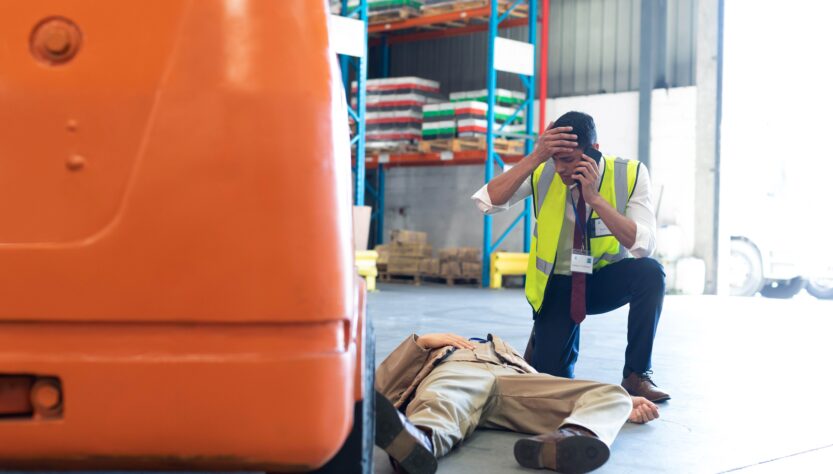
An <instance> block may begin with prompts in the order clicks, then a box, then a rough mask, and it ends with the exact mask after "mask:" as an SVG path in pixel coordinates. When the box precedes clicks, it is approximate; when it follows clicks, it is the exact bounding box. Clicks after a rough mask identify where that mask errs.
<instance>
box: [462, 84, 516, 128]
mask: <svg viewBox="0 0 833 474" xmlns="http://www.w3.org/2000/svg"><path fill="white" fill-rule="evenodd" d="M449 97H450V99H451V101H452V102H454V103H455V104H456V105H455V120H456V123H457V136H458V137H460V138H465V137H481V136H485V135H486V131H487V126H488V122H487V120H486V118H487V113H488V109H489V106H488V104H487V103H486V101H487V98H488V97H487V91H486V90H485V89H482V90H476V91H462V92H453V93H451V95H450V96H449ZM525 97H526V96H525V95H524V93H523V92H518V91H509V90H506V89H497V90H496V91H495V125H494V129H495V130H497V129H499V128H500V127H501V126H502V125H503V123H504V122H507V121H509V120H510V119H511V122H510V123H509V124H507V125H506V126H504V127H503V130H502V131H503V132H514V133H523V132H525V131H526V127H525V126H524V112H523V111H521V112H519V113H518V114H517V115H515V116H514V117H512V115H513V114H514V113H515V109H516V108H517V107H518V106H519V105H520V104H522V103H523V101H524V100H525Z"/></svg>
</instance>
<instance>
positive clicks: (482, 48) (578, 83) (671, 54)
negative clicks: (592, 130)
mask: <svg viewBox="0 0 833 474" xmlns="http://www.w3.org/2000/svg"><path fill="white" fill-rule="evenodd" d="M655 1H656V2H657V3H656V6H655V13H656V18H657V20H656V21H657V23H658V24H657V26H658V27H659V28H656V29H655V31H658V32H659V33H658V38H657V40H656V43H655V45H654V51H655V54H657V58H656V65H657V68H656V75H655V86H656V87H659V88H663V87H682V86H690V85H693V84H694V82H695V74H694V64H695V44H696V42H695V38H696V31H697V24H696V16H697V15H696V12H697V0H655ZM550 8H551V9H550V54H549V85H548V88H549V95H550V96H557V97H563V96H571V95H585V94H598V93H605V92H622V91H632V90H638V89H639V51H640V48H639V46H640V45H639V37H640V34H639V33H640V9H641V0H551V7H550ZM500 35H501V36H504V37H507V38H512V39H518V40H524V41H525V40H526V37H527V32H526V28H511V29H507V30H501V32H500ZM486 48H487V35H486V33H476V34H473V35H468V36H459V37H454V38H444V39H436V40H429V41H422V42H415V43H404V44H397V45H393V46H392V47H391V62H390V74H391V76H406V75H407V76H412V75H415V76H421V77H426V78H429V79H434V80H437V81H439V82H440V83H441V84H442V88H443V91H444V92H446V93H448V92H454V91H459V90H467V89H479V88H484V87H485V85H486V52H487V50H486ZM372 53H374V52H372ZM374 56H378V53H377V54H375V55H373V56H372V58H373V57H374ZM378 71H379V69H378V61H373V60H371V70H370V73H371V77H378ZM498 84H499V86H500V87H507V88H512V89H520V88H521V85H520V80H519V79H518V78H517V77H515V76H513V75H512V74H507V73H500V72H499V73H498Z"/></svg>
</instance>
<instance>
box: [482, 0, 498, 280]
mask: <svg viewBox="0 0 833 474" xmlns="http://www.w3.org/2000/svg"><path fill="white" fill-rule="evenodd" d="M497 4H498V2H496V1H492V2H489V5H490V13H489V53H488V62H487V65H486V89H487V98H486V102H487V104H488V106H489V108H488V111H487V112H486V182H487V183H488V182H489V181H491V180H492V176H494V171H495V155H494V153H495V131H494V124H495V88H496V87H497V72H496V71H495V38H497V18H498V15H497ZM491 247H492V216H488V215H487V216H484V217H483V268H482V273H481V275H482V276H481V278H482V284H483V287H484V288H488V287H489V265H490V263H491Z"/></svg>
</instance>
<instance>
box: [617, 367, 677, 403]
mask: <svg viewBox="0 0 833 474" xmlns="http://www.w3.org/2000/svg"><path fill="white" fill-rule="evenodd" d="M622 387H624V388H625V390H627V391H628V393H630V394H631V395H633V396H634V397H645V398H647V399H648V400H649V401H651V402H653V403H659V402H664V401H667V400H671V395H668V394H667V393H665V392H663V391H662V390H660V389H659V387H657V384H655V383H654V381H653V380H651V371H648V372H645V373H644V374H637V373H636V372H631V374H630V375H628V376H627V377H625V378H624V379H622Z"/></svg>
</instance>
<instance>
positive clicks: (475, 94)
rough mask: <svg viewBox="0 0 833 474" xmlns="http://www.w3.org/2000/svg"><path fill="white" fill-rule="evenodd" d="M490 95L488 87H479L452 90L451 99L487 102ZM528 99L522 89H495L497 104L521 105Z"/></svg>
mask: <svg viewBox="0 0 833 474" xmlns="http://www.w3.org/2000/svg"><path fill="white" fill-rule="evenodd" d="M488 97H489V91H488V90H486V89H479V90H474V91H459V92H452V93H451V94H450V95H449V99H450V100H451V101H452V102H459V101H464V100H475V101H478V102H486V101H487V100H488ZM525 100H526V94H525V93H524V92H520V91H510V90H508V89H495V104H498V105H506V106H512V105H515V106H517V105H520V104H522V103H523V102H524V101H525Z"/></svg>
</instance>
